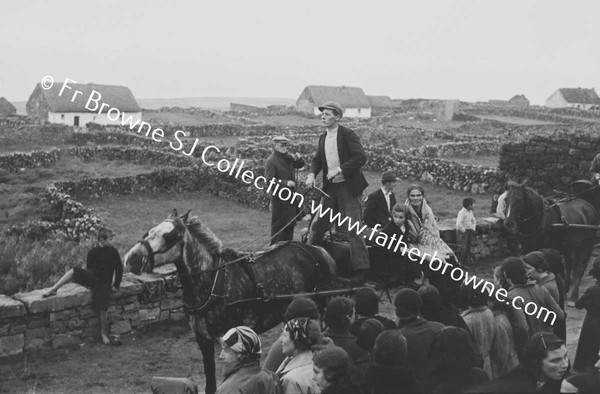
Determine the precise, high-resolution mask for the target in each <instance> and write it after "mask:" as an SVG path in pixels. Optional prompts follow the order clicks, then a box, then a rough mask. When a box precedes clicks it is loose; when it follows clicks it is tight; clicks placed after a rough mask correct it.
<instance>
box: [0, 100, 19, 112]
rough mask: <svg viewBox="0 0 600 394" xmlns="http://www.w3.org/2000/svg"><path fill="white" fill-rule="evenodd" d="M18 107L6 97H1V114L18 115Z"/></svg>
mask: <svg viewBox="0 0 600 394" xmlns="http://www.w3.org/2000/svg"><path fill="white" fill-rule="evenodd" d="M16 114H17V109H16V108H15V106H14V105H12V104H11V103H10V101H8V100H7V99H5V98H4V97H0V116H10V115H16Z"/></svg>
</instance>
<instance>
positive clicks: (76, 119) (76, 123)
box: [73, 116, 79, 127]
mask: <svg viewBox="0 0 600 394" xmlns="http://www.w3.org/2000/svg"><path fill="white" fill-rule="evenodd" d="M73 126H77V127H79V116H75V118H74V119H73Z"/></svg>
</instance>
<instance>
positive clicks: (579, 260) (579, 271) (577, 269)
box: [569, 245, 592, 305]
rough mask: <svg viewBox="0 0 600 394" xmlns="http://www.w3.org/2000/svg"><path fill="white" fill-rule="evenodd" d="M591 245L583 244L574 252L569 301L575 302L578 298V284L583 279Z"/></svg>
mask: <svg viewBox="0 0 600 394" xmlns="http://www.w3.org/2000/svg"><path fill="white" fill-rule="evenodd" d="M591 249H592V248H591V245H585V246H584V247H582V248H579V249H578V252H577V253H576V256H575V257H576V259H575V261H574V262H573V263H574V264H573V268H572V271H573V291H572V292H571V302H570V303H569V304H571V303H573V305H574V303H575V301H577V299H578V298H579V285H581V280H582V279H583V274H584V272H585V269H586V268H587V265H588V259H589V258H590V257H591V256H590V255H591Z"/></svg>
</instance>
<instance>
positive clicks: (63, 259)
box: [0, 237, 93, 295]
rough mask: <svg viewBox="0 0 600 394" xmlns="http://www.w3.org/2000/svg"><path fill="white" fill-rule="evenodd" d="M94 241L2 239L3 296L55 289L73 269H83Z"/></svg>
mask: <svg viewBox="0 0 600 394" xmlns="http://www.w3.org/2000/svg"><path fill="white" fill-rule="evenodd" d="M92 247H93V243H92V242H91V241H85V242H80V243H74V242H72V241H68V240H64V239H60V238H54V239H48V240H45V241H34V242H31V241H28V240H22V239H19V238H17V237H9V238H4V239H0V289H1V291H2V294H7V295H12V294H14V293H17V292H19V291H31V290H34V289H40V288H44V287H48V286H51V285H52V284H54V282H56V281H57V280H58V279H59V278H60V277H61V276H62V275H63V274H64V273H65V272H66V271H67V270H68V269H69V268H72V267H74V266H80V265H81V263H82V262H84V261H85V258H86V256H87V252H88V250H89V249H91V248H92Z"/></svg>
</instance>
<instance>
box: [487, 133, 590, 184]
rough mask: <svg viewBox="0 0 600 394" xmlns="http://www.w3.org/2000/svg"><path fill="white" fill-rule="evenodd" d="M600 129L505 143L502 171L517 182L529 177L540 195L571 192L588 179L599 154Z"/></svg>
mask: <svg viewBox="0 0 600 394" xmlns="http://www.w3.org/2000/svg"><path fill="white" fill-rule="evenodd" d="M599 130H600V127H597V128H596V130H593V131H592V130H590V131H587V130H569V131H565V132H557V133H554V134H552V135H550V136H533V137H531V138H530V139H529V140H527V141H523V142H518V143H508V144H505V145H503V146H502V149H501V151H500V159H499V166H498V167H499V170H500V171H503V172H504V173H506V174H507V175H508V177H510V178H512V179H515V180H522V179H524V178H525V177H529V178H530V180H531V181H532V186H533V187H534V188H535V189H537V190H539V191H540V192H541V193H546V192H551V190H552V189H558V190H569V189H570V184H571V182H573V181H575V180H577V179H589V174H590V172H589V170H590V163H591V161H592V159H593V158H594V156H595V155H596V154H597V153H599V152H600V136H599V135H598V131H599Z"/></svg>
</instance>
